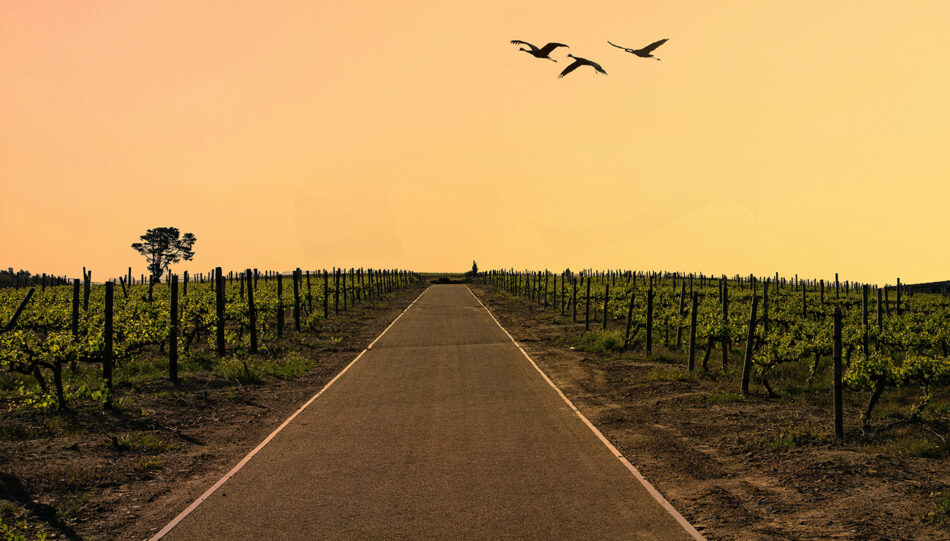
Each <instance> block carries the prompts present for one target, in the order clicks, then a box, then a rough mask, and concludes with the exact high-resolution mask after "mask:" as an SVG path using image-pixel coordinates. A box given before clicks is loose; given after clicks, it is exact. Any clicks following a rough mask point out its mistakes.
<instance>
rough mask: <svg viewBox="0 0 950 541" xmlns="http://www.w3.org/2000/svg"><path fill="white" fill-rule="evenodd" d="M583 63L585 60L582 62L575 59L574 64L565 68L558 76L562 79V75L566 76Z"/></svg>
mask: <svg viewBox="0 0 950 541" xmlns="http://www.w3.org/2000/svg"><path fill="white" fill-rule="evenodd" d="M582 64H583V62H581V61H580V60H575V61H574V63H573V64H571V65H570V66H568V67H566V68H564V71H562V72H561V74H560V75H558V78H559V79H560V78H561V77H564V76H565V75H567V74H568V73H570V72H572V71H574V70H576V69H577V68H579V67H581V65H582Z"/></svg>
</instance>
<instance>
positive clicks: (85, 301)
mask: <svg viewBox="0 0 950 541" xmlns="http://www.w3.org/2000/svg"><path fill="white" fill-rule="evenodd" d="M82 272H83V284H82V288H83V289H82V310H83V312H88V311H89V286H90V283H91V282H92V271H89V272H86V269H85V267H83V270H82Z"/></svg>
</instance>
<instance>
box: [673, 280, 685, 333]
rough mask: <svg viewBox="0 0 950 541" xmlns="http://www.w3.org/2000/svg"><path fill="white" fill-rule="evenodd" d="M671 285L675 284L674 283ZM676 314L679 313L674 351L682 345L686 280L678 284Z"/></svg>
mask: <svg viewBox="0 0 950 541" xmlns="http://www.w3.org/2000/svg"><path fill="white" fill-rule="evenodd" d="M674 276H675V275H674ZM674 279H675V278H674ZM673 287H676V286H675V285H674V286H673ZM677 314H678V315H679V318H678V319H677V320H676V351H679V350H680V348H681V347H682V346H683V320H682V317H683V316H685V315H686V280H683V281H682V282H681V285H680V310H679V312H677Z"/></svg>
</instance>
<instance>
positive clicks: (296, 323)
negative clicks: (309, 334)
mask: <svg viewBox="0 0 950 541" xmlns="http://www.w3.org/2000/svg"><path fill="white" fill-rule="evenodd" d="M294 330H295V331H297V332H300V267H297V270H295V271H294Z"/></svg>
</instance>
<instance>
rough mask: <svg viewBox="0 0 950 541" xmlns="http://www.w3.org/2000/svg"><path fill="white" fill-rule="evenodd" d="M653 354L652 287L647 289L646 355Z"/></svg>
mask: <svg viewBox="0 0 950 541" xmlns="http://www.w3.org/2000/svg"><path fill="white" fill-rule="evenodd" d="M651 353H653V286H652V285H651V286H650V288H649V289H647V355H650V354H651Z"/></svg>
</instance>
